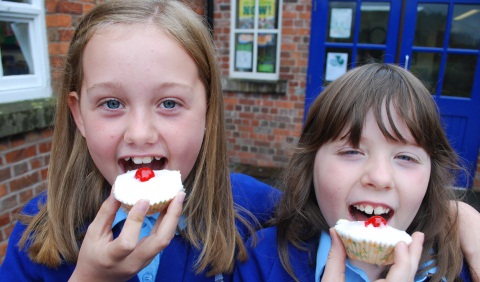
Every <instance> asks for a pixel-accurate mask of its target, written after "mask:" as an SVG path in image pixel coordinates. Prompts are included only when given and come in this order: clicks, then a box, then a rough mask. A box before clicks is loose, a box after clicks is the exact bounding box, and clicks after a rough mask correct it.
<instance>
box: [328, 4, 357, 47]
mask: <svg viewBox="0 0 480 282" xmlns="http://www.w3.org/2000/svg"><path fill="white" fill-rule="evenodd" d="M356 7H357V3H355V2H330V4H329V13H328V17H329V20H328V27H327V28H328V29H327V30H328V32H327V41H328V42H353V31H354V29H353V23H354V22H355V10H356Z"/></svg>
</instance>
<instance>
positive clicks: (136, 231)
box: [109, 200, 150, 260]
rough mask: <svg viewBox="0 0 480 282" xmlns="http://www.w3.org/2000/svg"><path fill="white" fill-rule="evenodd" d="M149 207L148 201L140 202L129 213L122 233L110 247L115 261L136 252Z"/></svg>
mask: <svg viewBox="0 0 480 282" xmlns="http://www.w3.org/2000/svg"><path fill="white" fill-rule="evenodd" d="M149 206H150V202H149V201H148V200H139V201H138V202H137V203H135V205H134V206H133V207H132V209H131V210H130V211H129V212H128V216H127V220H125V224H124V226H123V228H122V232H121V233H120V235H119V236H118V238H117V239H115V240H114V241H113V242H112V244H110V246H109V250H110V255H111V256H112V258H113V259H114V260H115V259H118V260H120V259H123V258H124V257H126V256H128V255H129V254H130V253H132V252H133V251H134V250H135V247H136V246H137V244H138V238H139V236H140V230H141V228H142V225H143V220H144V219H145V215H146V214H147V211H148V208H149ZM110 228H111V225H110Z"/></svg>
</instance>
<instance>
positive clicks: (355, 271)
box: [315, 231, 446, 282]
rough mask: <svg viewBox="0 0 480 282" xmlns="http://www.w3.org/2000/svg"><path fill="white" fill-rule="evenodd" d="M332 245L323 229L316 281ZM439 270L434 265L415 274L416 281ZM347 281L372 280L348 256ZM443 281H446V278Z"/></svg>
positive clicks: (318, 252)
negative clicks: (422, 272) (420, 273)
mask: <svg viewBox="0 0 480 282" xmlns="http://www.w3.org/2000/svg"><path fill="white" fill-rule="evenodd" d="M331 246H332V239H331V238H330V235H329V234H328V233H327V232H325V231H322V233H321V234H320V244H318V250H317V265H316V268H315V282H320V280H321V279H320V278H321V276H322V274H323V271H324V269H325V265H326V264H327V258H328V252H329V251H330V247H331ZM429 263H431V262H426V265H428V264H429ZM436 271H437V268H436V267H433V268H431V269H429V270H428V271H426V272H425V273H424V274H423V275H417V276H415V279H414V281H415V282H422V281H426V280H427V278H428V277H427V275H428V274H432V273H435V272H436ZM345 281H365V282H368V281H370V280H369V279H368V276H367V274H366V273H365V272H364V271H363V270H362V269H360V268H358V267H356V266H354V265H352V264H351V263H350V259H348V258H347V263H346V267H345ZM443 281H446V280H445V278H444V279H443Z"/></svg>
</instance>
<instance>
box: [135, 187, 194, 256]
mask: <svg viewBox="0 0 480 282" xmlns="http://www.w3.org/2000/svg"><path fill="white" fill-rule="evenodd" d="M184 199H185V193H184V192H178V193H177V195H176V196H175V198H174V199H173V200H172V202H171V203H170V204H169V205H168V208H167V209H166V212H165V213H162V214H161V215H160V217H159V218H158V219H157V222H156V223H155V227H157V228H155V227H154V232H152V233H151V234H150V236H148V237H147V238H146V239H145V240H143V241H142V242H141V245H140V246H139V248H138V251H139V252H142V253H144V254H145V255H147V256H150V255H155V254H157V253H158V252H160V251H161V250H163V249H164V248H166V247H167V246H168V244H169V243H170V241H171V240H172V238H173V236H174V235H175V231H176V229H177V225H178V220H179V218H180V215H181V214H182V209H183V200H184Z"/></svg>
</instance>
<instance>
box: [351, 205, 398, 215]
mask: <svg viewBox="0 0 480 282" xmlns="http://www.w3.org/2000/svg"><path fill="white" fill-rule="evenodd" d="M354 207H355V208H356V209H358V210H360V211H362V212H365V213H366V214H375V215H380V214H386V213H388V212H389V211H390V209H389V208H384V207H381V206H378V207H375V208H374V207H373V206H371V205H354Z"/></svg>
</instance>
